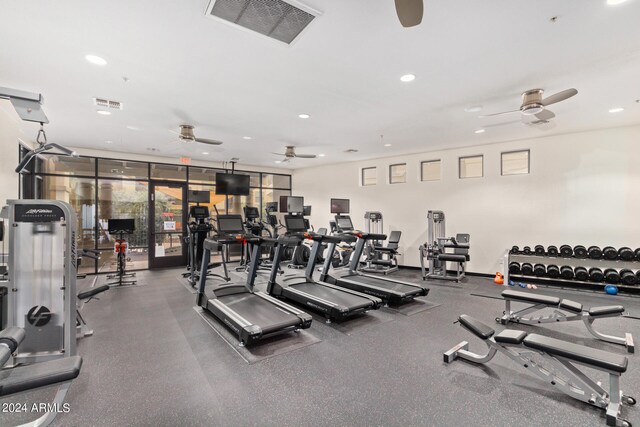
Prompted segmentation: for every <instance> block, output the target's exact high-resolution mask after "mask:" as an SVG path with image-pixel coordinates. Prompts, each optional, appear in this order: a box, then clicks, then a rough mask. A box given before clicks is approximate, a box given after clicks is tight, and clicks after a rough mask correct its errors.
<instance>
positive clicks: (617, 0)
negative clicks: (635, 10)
mask: <svg viewBox="0 0 640 427" xmlns="http://www.w3.org/2000/svg"><path fill="white" fill-rule="evenodd" d="M626 1H627V0H607V4H608V5H609V6H616V5H618V4H621V3H624V2H626Z"/></svg>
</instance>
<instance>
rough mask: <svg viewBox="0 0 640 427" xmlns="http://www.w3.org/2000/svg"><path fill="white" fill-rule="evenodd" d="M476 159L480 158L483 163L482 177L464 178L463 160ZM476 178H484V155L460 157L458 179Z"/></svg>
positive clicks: (469, 177) (470, 177)
mask: <svg viewBox="0 0 640 427" xmlns="http://www.w3.org/2000/svg"><path fill="white" fill-rule="evenodd" d="M476 157H480V158H481V159H482V162H480V164H481V165H482V174H481V175H480V176H462V160H464V159H473V158H476ZM474 178H484V154H474V155H472V156H460V157H458V179H474Z"/></svg>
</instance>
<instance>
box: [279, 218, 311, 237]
mask: <svg viewBox="0 0 640 427" xmlns="http://www.w3.org/2000/svg"><path fill="white" fill-rule="evenodd" d="M284 225H285V227H287V231H288V232H289V233H301V232H303V231H307V227H306V225H305V223H304V218H303V217H301V216H298V215H286V216H285V217H284Z"/></svg>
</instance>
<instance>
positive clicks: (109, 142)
mask: <svg viewBox="0 0 640 427" xmlns="http://www.w3.org/2000/svg"><path fill="white" fill-rule="evenodd" d="M104 143H105V144H113V141H105V142H104Z"/></svg>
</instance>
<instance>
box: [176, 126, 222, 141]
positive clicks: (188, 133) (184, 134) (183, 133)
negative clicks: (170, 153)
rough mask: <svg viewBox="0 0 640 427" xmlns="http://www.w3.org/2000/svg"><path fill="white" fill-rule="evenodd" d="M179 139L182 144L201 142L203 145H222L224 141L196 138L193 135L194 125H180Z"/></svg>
mask: <svg viewBox="0 0 640 427" xmlns="http://www.w3.org/2000/svg"><path fill="white" fill-rule="evenodd" d="M172 132H173V131H172ZM178 138H179V139H180V141H182V142H199V143H201V144H209V145H220V144H222V141H216V140H215V139H206V138H196V136H195V135H194V133H193V126H192V125H180V133H179V134H178Z"/></svg>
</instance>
